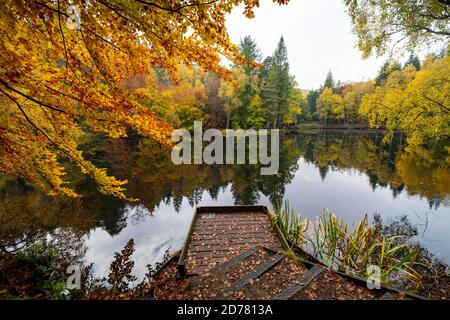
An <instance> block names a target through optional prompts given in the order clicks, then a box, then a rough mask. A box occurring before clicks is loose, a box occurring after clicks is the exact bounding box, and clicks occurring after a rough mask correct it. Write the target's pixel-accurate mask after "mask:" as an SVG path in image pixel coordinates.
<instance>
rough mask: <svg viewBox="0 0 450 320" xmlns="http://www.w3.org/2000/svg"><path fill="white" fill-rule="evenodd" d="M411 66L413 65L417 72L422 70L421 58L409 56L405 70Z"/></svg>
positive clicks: (413, 55) (414, 55)
mask: <svg viewBox="0 0 450 320" xmlns="http://www.w3.org/2000/svg"><path fill="white" fill-rule="evenodd" d="M410 64H412V65H413V66H414V67H415V68H416V70H417V71H418V70H420V68H421V65H420V60H419V57H418V56H417V55H416V54H413V53H411V54H410V55H409V58H408V60H406V62H405V65H404V66H403V68H405V67H406V66H408V65H410Z"/></svg>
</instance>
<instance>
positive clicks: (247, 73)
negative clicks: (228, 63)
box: [233, 36, 261, 128]
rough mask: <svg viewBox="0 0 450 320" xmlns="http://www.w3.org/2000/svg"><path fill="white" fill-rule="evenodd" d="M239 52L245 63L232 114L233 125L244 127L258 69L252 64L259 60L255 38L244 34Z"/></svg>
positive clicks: (259, 52)
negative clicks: (236, 102)
mask: <svg viewBox="0 0 450 320" xmlns="http://www.w3.org/2000/svg"><path fill="white" fill-rule="evenodd" d="M239 52H240V53H241V54H242V55H243V56H244V57H245V59H246V61H247V63H246V64H245V65H244V67H243V69H244V77H243V78H242V79H241V80H242V83H241V87H240V88H239V89H237V90H236V96H237V98H238V99H237V101H238V105H237V107H236V109H235V113H234V115H233V127H234V128H246V126H247V118H248V116H249V113H248V109H249V107H250V102H251V101H252V99H253V97H254V96H255V94H256V91H257V90H256V89H257V71H258V70H257V68H256V67H255V66H254V65H253V62H259V61H260V60H261V51H260V50H259V48H258V46H257V44H256V42H255V40H254V39H253V38H252V37H250V36H246V37H244V38H243V39H241V42H240V44H239Z"/></svg>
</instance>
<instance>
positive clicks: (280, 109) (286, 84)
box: [263, 36, 294, 128]
mask: <svg viewBox="0 0 450 320" xmlns="http://www.w3.org/2000/svg"><path fill="white" fill-rule="evenodd" d="M293 80H294V79H293V77H292V76H291V75H290V74H289V62H288V55H287V48H286V44H285V42H284V38H283V36H281V38H280V41H279V42H278V44H277V47H276V49H275V51H274V53H273V55H272V59H271V66H270V69H269V71H268V75H267V79H266V80H265V81H264V88H263V100H264V101H263V104H264V107H265V108H266V112H267V114H268V116H269V117H268V119H267V120H268V121H270V123H271V124H272V125H273V127H274V128H275V127H278V126H280V124H281V123H280V122H281V121H282V119H283V115H284V114H286V113H287V110H288V108H289V97H290V94H291V90H292V82H293Z"/></svg>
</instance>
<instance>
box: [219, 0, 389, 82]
mask: <svg viewBox="0 0 450 320" xmlns="http://www.w3.org/2000/svg"><path fill="white" fill-rule="evenodd" d="M242 11H243V7H237V8H235V9H234V11H233V12H232V13H231V14H230V15H228V17H227V29H228V33H229V35H230V38H231V40H232V42H233V43H239V40H240V39H241V38H242V37H244V36H245V35H250V36H252V37H253V38H254V39H255V40H256V42H257V44H258V46H259V47H260V49H261V51H262V53H263V56H264V57H265V56H268V55H271V54H272V53H273V51H274V49H275V46H276V44H277V42H278V40H279V39H280V36H281V35H283V37H284V39H285V41H286V45H287V49H288V56H289V64H290V69H291V73H292V74H293V75H295V78H296V81H297V83H298V86H299V88H302V89H313V88H318V87H319V86H320V85H321V84H322V83H323V82H324V80H325V76H326V74H327V72H328V71H329V70H331V71H332V73H333V76H334V78H335V80H341V81H343V82H346V81H362V80H369V79H371V78H374V77H376V75H377V73H378V70H379V68H380V66H381V64H382V63H383V61H384V60H385V59H384V58H374V57H370V58H369V59H367V60H363V59H362V58H361V52H360V51H359V50H358V49H357V48H356V40H357V38H356V36H355V35H354V34H353V33H352V30H351V24H350V18H349V16H348V14H347V12H346V7H345V5H344V4H343V3H342V0H291V2H290V3H289V4H288V5H286V6H278V5H276V4H273V3H272V1H271V0H261V6H260V7H259V8H256V9H255V15H256V17H255V18H254V19H247V18H245V17H244V15H243V14H242Z"/></svg>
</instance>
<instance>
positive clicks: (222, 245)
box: [179, 206, 287, 274]
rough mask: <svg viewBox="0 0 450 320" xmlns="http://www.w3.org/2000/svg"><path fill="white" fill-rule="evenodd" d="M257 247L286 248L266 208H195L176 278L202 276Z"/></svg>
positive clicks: (277, 250) (275, 249)
mask: <svg viewBox="0 0 450 320" xmlns="http://www.w3.org/2000/svg"><path fill="white" fill-rule="evenodd" d="M257 245H260V246H264V247H266V248H269V249H272V250H274V251H276V252H281V251H283V247H286V246H287V244H286V243H285V240H284V238H282V236H281V235H280V234H279V233H278V232H277V231H276V229H274V228H273V226H272V223H271V221H270V218H269V214H268V212H267V209H266V207H263V206H234V207H199V208H198V209H197V211H196V213H195V215H194V218H193V221H192V225H191V229H190V232H189V234H188V237H187V239H186V243H185V247H184V250H183V252H182V254H181V257H180V261H179V272H180V274H203V273H206V272H208V271H209V270H211V269H212V268H214V267H216V266H217V265H219V264H221V263H224V262H226V261H228V260H230V259H231V258H232V257H234V256H236V255H239V254H240V253H242V252H244V251H246V250H248V249H249V248H251V247H255V246H257Z"/></svg>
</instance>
